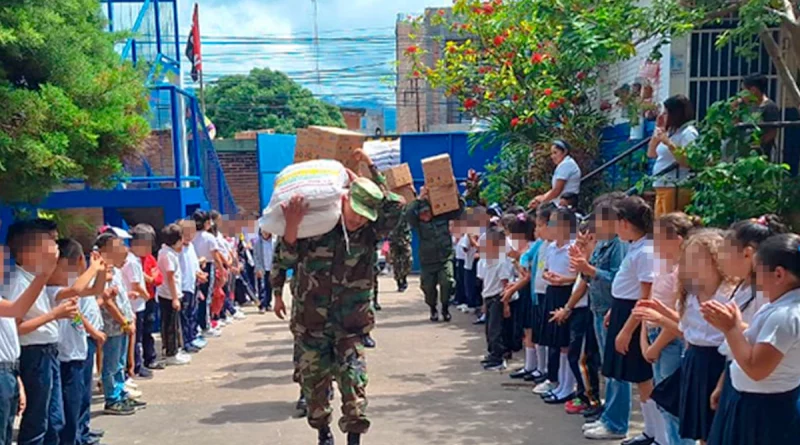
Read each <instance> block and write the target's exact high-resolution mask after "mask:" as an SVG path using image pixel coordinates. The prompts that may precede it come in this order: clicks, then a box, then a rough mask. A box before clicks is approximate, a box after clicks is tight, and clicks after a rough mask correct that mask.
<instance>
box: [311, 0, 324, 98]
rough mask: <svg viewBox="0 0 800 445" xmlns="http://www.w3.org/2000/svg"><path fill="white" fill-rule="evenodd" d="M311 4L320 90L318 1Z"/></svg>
mask: <svg viewBox="0 0 800 445" xmlns="http://www.w3.org/2000/svg"><path fill="white" fill-rule="evenodd" d="M311 3H313V4H314V63H315V72H316V73H317V87H318V88H319V85H320V83H321V82H322V81H321V79H320V73H319V15H318V12H317V0H311ZM318 92H319V91H318Z"/></svg>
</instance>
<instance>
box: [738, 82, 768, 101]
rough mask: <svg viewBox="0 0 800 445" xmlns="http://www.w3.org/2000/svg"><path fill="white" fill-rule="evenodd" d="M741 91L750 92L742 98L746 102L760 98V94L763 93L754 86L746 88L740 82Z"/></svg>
mask: <svg viewBox="0 0 800 445" xmlns="http://www.w3.org/2000/svg"><path fill="white" fill-rule="evenodd" d="M742 91H747V92H748V93H750V95H748V96H745V99H744V100H745V101H747V102H756V101H758V100H760V99H761V96H763V95H764V93H762V92H761V90H759V89H758V88H756V87H750V88H748V87H746V86H744V84H742Z"/></svg>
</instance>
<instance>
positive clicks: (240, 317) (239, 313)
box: [233, 311, 247, 320]
mask: <svg viewBox="0 0 800 445" xmlns="http://www.w3.org/2000/svg"><path fill="white" fill-rule="evenodd" d="M245 318H247V315H245V314H244V312H242V311H236V313H234V314H233V319H234V320H244V319H245Z"/></svg>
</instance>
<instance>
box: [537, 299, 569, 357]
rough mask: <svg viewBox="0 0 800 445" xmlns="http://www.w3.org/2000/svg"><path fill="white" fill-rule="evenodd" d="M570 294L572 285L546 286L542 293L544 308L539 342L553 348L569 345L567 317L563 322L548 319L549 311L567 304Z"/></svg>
mask: <svg viewBox="0 0 800 445" xmlns="http://www.w3.org/2000/svg"><path fill="white" fill-rule="evenodd" d="M571 295H572V286H571V285H569V286H547V293H545V294H544V308H543V311H542V316H543V319H542V325H543V326H542V333H541V336H540V338H539V344H540V345H542V346H549V347H553V348H566V347H568V346H569V319H567V321H566V322H564V323H563V324H558V323H556V322H554V321H553V322H550V321H548V320H549V319H550V317H551V315H550V314H551V313H552V312H553V311H555V310H557V309H561V308H562V307H564V306H566V305H567V302H568V301H569V297H570V296H571Z"/></svg>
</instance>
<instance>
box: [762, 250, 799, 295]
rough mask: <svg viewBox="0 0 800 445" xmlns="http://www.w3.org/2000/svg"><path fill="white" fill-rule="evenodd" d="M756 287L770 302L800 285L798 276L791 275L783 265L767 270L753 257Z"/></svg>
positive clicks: (767, 268)
mask: <svg viewBox="0 0 800 445" xmlns="http://www.w3.org/2000/svg"><path fill="white" fill-rule="evenodd" d="M755 270H756V288H757V289H758V290H760V291H761V292H763V293H764V296H765V297H767V299H768V300H769V301H770V302H773V301H775V300H777V299H778V298H780V297H781V296H783V294H785V293H786V292H788V291H790V290H792V289H797V287H798V286H800V277H796V276H794V275H792V274H791V273H790V272H789V271H788V270H786V269H784V268H783V267H776V268H775V270H769V267H766V266H764V265H763V264H761V263H760V262H759V261H758V256H756V258H755Z"/></svg>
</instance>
